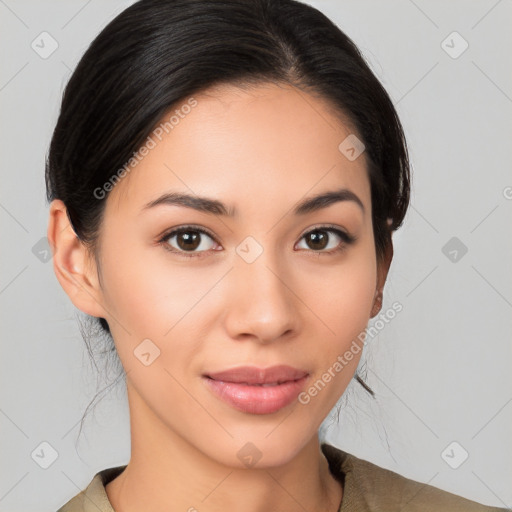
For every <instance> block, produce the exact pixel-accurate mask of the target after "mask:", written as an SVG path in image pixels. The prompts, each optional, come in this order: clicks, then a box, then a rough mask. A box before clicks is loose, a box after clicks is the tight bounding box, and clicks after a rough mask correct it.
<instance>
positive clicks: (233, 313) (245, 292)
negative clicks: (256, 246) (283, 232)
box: [224, 251, 301, 343]
mask: <svg viewBox="0 0 512 512" xmlns="http://www.w3.org/2000/svg"><path fill="white" fill-rule="evenodd" d="M284 263H285V262H277V261H276V258H275V257H273V256H272V255H271V254H270V251H263V253H262V254H261V255H260V256H259V257H258V258H257V259H256V261H253V262H252V263H248V262H246V261H245V260H244V259H243V258H239V257H238V256H237V257H236V261H235V265H234V269H233V270H232V271H231V272H230V273H229V276H228V277H227V279H228V282H227V283H226V286H227V290H226V292H227V297H228V300H226V302H225V305H226V310H225V311H226V313H225V315H224V321H225V328H226V330H227V332H228V334H229V335H230V336H231V338H232V339H238V340H243V339H253V340H255V341H257V342H259V343H271V342H273V341H277V340H279V339H284V338H286V339H289V338H291V337H293V336H294V335H295V334H296V333H297V332H298V330H299V327H300V325H299V322H300V311H299V306H300V304H301V302H300V300H299V299H298V297H297V294H296V292H295V291H294V282H293V276H292V272H290V269H289V268H288V269H286V268H285V265H284Z"/></svg>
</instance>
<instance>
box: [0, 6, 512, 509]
mask: <svg viewBox="0 0 512 512" xmlns="http://www.w3.org/2000/svg"><path fill="white" fill-rule="evenodd" d="M310 3H311V4H312V5H314V6H316V7H317V8H319V9H320V10H321V11H323V12H324V13H325V14H326V15H327V16H328V17H330V18H331V19H332V20H333V21H334V22H335V23H336V24H337V25H338V26H339V27H340V28H341V29H342V30H343V31H345V32H346V33H347V34H348V35H349V36H350V37H351V38H352V39H353V40H354V41H355V42H356V44H357V45H358V46H359V47H360V49H361V51H362V52H363V54H364V56H365V57H366V59H367V61H368V63H369V64H370V66H371V68H372V69H373V71H374V72H375V73H376V75H377V76H378V77H379V79H380V80H381V81H382V83H383V85H384V87H385V88H386V90H387V91H388V92H389V94H390V96H391V98H392V100H393V102H394V104H395V105H396V108H397V110H398V113H399V116H400V118H401V120H402V123H403V125H404V128H405V132H406V137H407V140H408V143H409V149H410V154H411V161H412V167H413V193H412V202H411V207H410V210H409V213H408V215H407V218H406V221H405V224H404V226H403V228H402V229H401V230H399V231H398V232H397V233H396V235H395V237H394V246H395V256H394V260H393V264H392V267H391V271H390V274H389V278H388V283H387V285H386V288H385V295H384V305H383V311H385V310H387V309H388V308H389V307H391V304H392V303H393V302H395V301H398V302H400V303H401V304H402V305H403V309H402V311H401V312H400V313H399V314H397V315H396V316H395V318H394V319H393V320H392V321H391V322H389V323H388V324H386V325H385V327H384V328H382V329H379V330H378V335H377V336H374V337H372V338H371V339H370V340H369V343H368V346H367V348H366V349H365V355H364V357H365V360H366V362H367V379H368V383H369V384H370V385H371V387H372V388H373V389H374V391H375V392H376V394H377V399H376V400H372V399H370V397H368V396H367V395H366V394H365V392H364V391H363V390H362V388H361V387H360V386H358V385H354V384H355V383H353V384H352V385H351V386H350V387H349V389H348V391H347V393H346V395H345V396H344V397H343V399H342V401H341V402H340V403H341V404H342V408H341V409H340V414H339V419H338V417H337V414H333V415H331V416H330V417H329V418H328V419H327V420H326V422H324V425H323V434H324V435H325V436H326V438H327V439H328V440H329V442H331V443H333V444H335V445H336V446H338V447H340V448H342V449H344V450H346V451H349V452H351V453H353V454H355V455H357V456H358V457H361V458H364V459H367V460H369V461H372V462H374V463H376V464H378V465H380V466H383V467H386V468H389V469H391V470H393V471H396V472H398V473H401V474H403V475H405V476H407V477H409V478H412V479H415V480H419V481H422V482H428V483H429V484H431V485H434V486H437V487H440V488H443V489H446V490H448V491H451V492H454V493H456V494H460V495H463V496H466V497H468V498H470V499H473V500H477V501H480V502H482V503H485V504H489V505H496V506H501V507H506V506H508V507H512V485H511V482H512V464H511V461H512V436H511V433H512V429H511V427H512V373H511V372H510V365H511V362H512V344H511V327H512V315H511V313H512V286H511V284H512V266H511V264H510V261H511V254H512V237H511V229H510V227H511V222H510V221H511V218H512V172H511V163H512V151H511V147H512V144H511V135H512V115H511V114H512V73H511V68H512V65H511V61H510V49H511V48H512V32H511V31H510V26H511V21H512V2H510V1H509V0H500V1H495V0H477V1H472V2H467V1H463V0H458V1H454V0H450V1H446V0H442V1H441V0H436V1H433V0H430V1H426V0H414V1H413V0H389V1H386V2H382V1H380V0H372V1H369V0H357V1H356V0H350V1H349V0H324V1H311V2H310ZM129 4H131V2H130V1H121V0H108V1H100V0H89V1H83V0H80V1H78V0H68V1H66V2H61V1H57V0H52V1H49V0H45V1H41V0H37V1H36V0H32V1H28V0H21V1H14V0H1V1H0V109H1V114H0V119H1V122H0V130H1V132H0V140H1V143H2V146H1V148H2V151H1V159H0V162H1V181H0V183H1V188H0V228H1V247H2V251H1V262H0V308H1V323H0V325H1V351H2V352H1V358H0V365H1V369H0V378H1V386H0V392H1V394H0V432H1V453H0V461H1V462H0V511H5V512H7V511H9V512H32V511H33V512H35V511H37V512H52V511H55V510H56V509H57V508H58V507H59V506H61V505H62V504H63V503H64V502H65V501H67V500H68V499H70V498H71V497H72V496H74V495H76V494H77V493H78V492H79V491H80V490H82V489H83V488H85V486H86V485H87V484H88V483H89V482H90V480H91V479H92V477H93V476H94V474H95V473H96V472H97V471H99V470H101V469H104V468H107V467H111V466H115V465H119V464H126V463H127V462H128V460H129V455H130V438H129V424H128V412H127V403H126V396H125V392H124V388H123V385H121V386H118V387H117V388H112V390H111V391H110V392H108V393H107V394H106V395H105V397H104V398H103V400H101V401H100V402H99V404H98V406H97V407H96V409H95V411H94V413H92V414H90V415H89V416H88V418H87V420H86V422H85V424H84V430H83V433H82V435H81V436H80V437H79V438H78V437H77V436H78V429H79V423H80V419H81V417H82V414H83V412H84V410H85V407H86V406H87V404H88V403H89V401H90V400H91V398H92V397H93V396H94V394H95V393H96V391H97V381H98V377H97V374H96V373H95V370H94V368H93V367H92V366H91V365H90V363H89V357H88V355H87V353H86V352H85V346H84V343H83V341H82V338H81V335H80V331H79V328H78V324H77V317H76V313H75V310H74V308H73V306H72V305H71V303H70V301H69V300H68V297H67V296H66V295H65V294H64V292H63V291H62V290H61V288H60V285H59V284H58V282H57V280H56V278H55V276H54V273H53V269H52V264H51V260H49V259H48V257H47V255H46V253H45V245H44V243H45V240H44V237H45V236H46V226H47V218H48V205H47V204H46V201H45V194H44V158H45V154H46V151H47V147H48V144H49V140H50V137H51V133H52V130H53V127H54V125H55V122H56V119H57V115H58V110H59V105H60V99H61V94H62V90H63V87H64V85H65V83H66V82H67V80H68V78H69V76H70V74H71V71H72V70H73V69H74V67H75V65H76V63H77V61H78V59H79V58H80V56H81V55H82V54H83V52H84V51H85V49H86V48H87V46H88V45H89V43H90V42H91V41H92V40H93V38H94V37H95V36H96V35H97V34H98V32H99V31H100V30H101V29H102V28H103V27H104V26H105V25H106V24H107V23H108V22H109V21H110V20H111V19H112V18H113V17H114V15H116V14H117V13H119V12H120V11H122V10H123V9H124V8H126V7H127V6H128V5H129ZM43 32H46V33H47V34H43V35H41V34H42V33H43ZM41 38H45V44H44V47H45V51H47V52H50V51H51V50H52V49H53V47H52V45H54V46H55V44H57V45H58V46H56V47H55V51H53V53H51V55H44V54H43V55H41V52H42V48H41V46H43V45H42V44H41V43H39V50H38V51H37V50H35V49H34V47H36V48H37V46H36V43H37V41H40V40H41ZM34 41H35V43H33V42H34ZM53 41H55V42H53ZM43 53H44V52H43ZM43 57H45V58H43ZM114 376H115V375H111V377H114ZM107 377H108V376H107ZM107 383H108V378H107V379H106V380H105V381H104V382H103V384H102V385H106V384H107ZM42 443H43V444H42ZM75 444H76V446H75ZM42 454H44V456H43V455H42ZM44 466H47V467H46V468H45V467H44Z"/></svg>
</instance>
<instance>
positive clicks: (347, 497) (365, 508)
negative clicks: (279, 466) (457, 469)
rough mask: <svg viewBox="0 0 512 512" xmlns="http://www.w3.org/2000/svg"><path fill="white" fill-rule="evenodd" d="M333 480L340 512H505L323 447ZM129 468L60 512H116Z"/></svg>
mask: <svg viewBox="0 0 512 512" xmlns="http://www.w3.org/2000/svg"><path fill="white" fill-rule="evenodd" d="M322 451H323V453H324V455H325V457H326V458H327V460H328V462H329V468H330V470H331V473H332V474H333V475H334V477H335V478H336V479H337V480H338V481H339V482H340V484H341V485H342V486H343V498H342V501H341V506H340V509H339V512H400V511H403V512H499V511H501V512H503V511H506V510H509V511H510V510H511V509H505V508H496V507H488V506H485V505H481V504H479V503H476V502H475V501H470V500H467V499H465V498H462V497H461V496H457V495H455V494H451V493H449V492H446V491H443V490H441V489H438V488H436V487H433V486H431V485H427V484H423V483H420V482H416V481H414V480H409V479H408V478H405V477H403V476H401V475H399V474H398V473H395V472H393V471H389V470H387V469H384V468H381V467H379V466H376V465H375V464H372V463H371V462H368V461H366V460H363V459H359V458H358V457H355V456H354V455H351V454H350V453H346V452H344V451H342V450H340V449H338V448H335V447H334V446H332V445H329V444H326V443H324V444H322ZM125 467H126V466H117V467H112V468H108V469H104V470H103V471H100V472H99V473H96V475H95V476H94V478H93V479H92V481H91V483H90V484H89V485H88V486H87V488H86V489H85V490H84V491H82V492H81V493H80V494H78V495H76V496H75V497H74V498H72V499H71V500H70V501H68V502H67V503H66V504H65V505H64V506H63V507H61V508H60V509H59V510H58V511H57V512H115V511H114V509H113V507H112V505H111V504H110V502H109V500H108V497H107V493H106V492H105V485H106V484H107V483H108V482H110V481H111V480H113V479H114V478H115V477H116V476H118V475H119V474H120V473H121V472H122V471H123V470H124V468H125ZM141 512H145V511H141Z"/></svg>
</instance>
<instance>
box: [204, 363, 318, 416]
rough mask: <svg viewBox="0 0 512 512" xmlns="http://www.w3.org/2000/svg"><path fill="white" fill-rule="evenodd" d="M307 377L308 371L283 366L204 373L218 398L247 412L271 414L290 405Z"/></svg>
mask: <svg viewBox="0 0 512 512" xmlns="http://www.w3.org/2000/svg"><path fill="white" fill-rule="evenodd" d="M308 377H309V374H308V372H306V371H303V370H299V369H297V368H292V367H290V366H284V365H281V366H273V367H270V368H267V369H260V368H255V367H248V366H245V367H238V368H234V369H231V370H227V371H223V372H215V373H209V374H207V375H203V379H204V381H205V383H206V385H207V386H208V388H209V389H210V391H212V392H213V394H214V395H215V396H216V397H217V398H220V399H221V400H222V401H223V402H225V403H227V404H229V405H230V406H232V407H234V408H235V409H237V410H239V411H242V412H245V413H249V414H271V413H274V412H277V411H279V410H281V409H283V408H284V407H286V406H288V405H290V404H291V403H292V402H294V401H295V400H296V399H297V396H298V394H299V393H300V391H301V390H302V389H303V388H304V385H305V383H306V381H307V380H308Z"/></svg>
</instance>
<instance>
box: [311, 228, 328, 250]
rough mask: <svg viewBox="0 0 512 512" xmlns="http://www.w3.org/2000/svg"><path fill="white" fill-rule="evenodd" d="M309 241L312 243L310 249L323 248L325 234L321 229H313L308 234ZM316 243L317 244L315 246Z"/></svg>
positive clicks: (325, 238)
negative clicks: (313, 230)
mask: <svg viewBox="0 0 512 512" xmlns="http://www.w3.org/2000/svg"><path fill="white" fill-rule="evenodd" d="M309 236H310V241H311V242H312V243H313V247H312V249H324V248H325V247H326V244H327V236H326V234H325V233H324V232H322V231H315V232H314V233H311V234H310V235H309ZM315 244H317V246H315ZM318 244H319V245H318Z"/></svg>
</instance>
